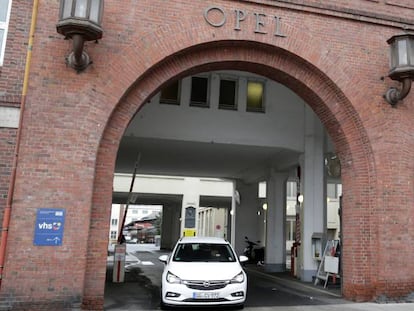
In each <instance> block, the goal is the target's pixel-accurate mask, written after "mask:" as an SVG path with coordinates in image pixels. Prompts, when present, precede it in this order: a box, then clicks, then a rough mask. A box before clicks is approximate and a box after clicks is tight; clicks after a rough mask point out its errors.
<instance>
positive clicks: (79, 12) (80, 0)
mask: <svg viewBox="0 0 414 311" xmlns="http://www.w3.org/2000/svg"><path fill="white" fill-rule="evenodd" d="M87 8H88V1H87V0H76V7H75V17H80V18H86V13H87Z"/></svg>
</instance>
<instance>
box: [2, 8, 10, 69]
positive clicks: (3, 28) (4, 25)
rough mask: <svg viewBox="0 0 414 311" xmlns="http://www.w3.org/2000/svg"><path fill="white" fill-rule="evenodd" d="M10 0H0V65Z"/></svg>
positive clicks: (4, 45) (4, 43)
mask: <svg viewBox="0 0 414 311" xmlns="http://www.w3.org/2000/svg"><path fill="white" fill-rule="evenodd" d="M11 1H12V0H0V66H3V59H4V51H5V49H6V37H7V28H8V25H9V18H10V8H11Z"/></svg>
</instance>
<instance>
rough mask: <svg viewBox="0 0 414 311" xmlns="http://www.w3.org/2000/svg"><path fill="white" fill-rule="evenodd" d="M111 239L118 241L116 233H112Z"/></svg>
mask: <svg viewBox="0 0 414 311" xmlns="http://www.w3.org/2000/svg"><path fill="white" fill-rule="evenodd" d="M111 239H112V240H114V239H116V231H111Z"/></svg>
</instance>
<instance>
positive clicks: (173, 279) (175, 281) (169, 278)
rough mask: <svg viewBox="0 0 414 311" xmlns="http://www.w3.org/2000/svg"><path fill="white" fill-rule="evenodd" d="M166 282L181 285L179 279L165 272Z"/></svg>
mask: <svg viewBox="0 0 414 311" xmlns="http://www.w3.org/2000/svg"><path fill="white" fill-rule="evenodd" d="M167 282H168V283H172V284H181V279H180V278H179V277H178V276H176V275H175V274H172V273H171V272H170V271H168V272H167Z"/></svg>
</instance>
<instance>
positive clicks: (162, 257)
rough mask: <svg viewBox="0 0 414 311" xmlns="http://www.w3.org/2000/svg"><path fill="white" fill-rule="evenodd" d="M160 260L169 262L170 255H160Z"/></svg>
mask: <svg viewBox="0 0 414 311" xmlns="http://www.w3.org/2000/svg"><path fill="white" fill-rule="evenodd" d="M158 260H159V261H161V262H163V263H167V261H168V255H161V256H160V257H158Z"/></svg>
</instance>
